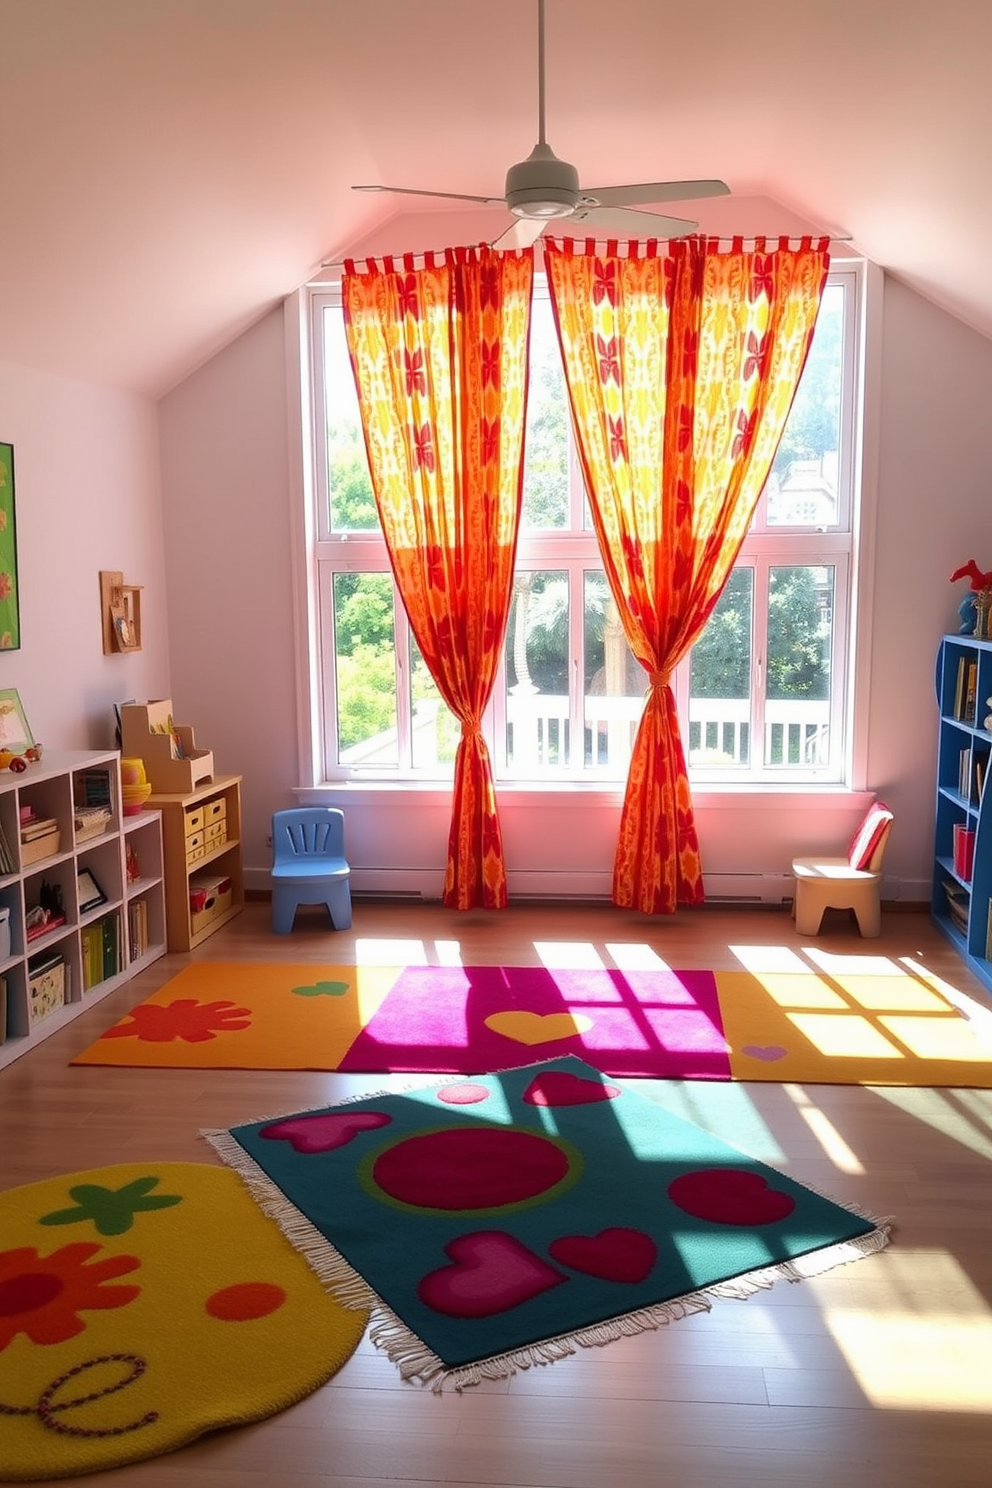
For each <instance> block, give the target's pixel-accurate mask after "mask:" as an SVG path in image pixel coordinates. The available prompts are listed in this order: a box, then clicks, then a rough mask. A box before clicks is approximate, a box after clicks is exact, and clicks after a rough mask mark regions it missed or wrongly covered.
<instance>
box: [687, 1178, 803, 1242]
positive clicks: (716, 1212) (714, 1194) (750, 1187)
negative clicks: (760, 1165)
mask: <svg viewBox="0 0 992 1488" xmlns="http://www.w3.org/2000/svg"><path fill="white" fill-rule="evenodd" d="M668 1197H669V1198H670V1199H671V1201H672V1203H673V1204H677V1205H678V1207H679V1208H680V1209H682V1210H684V1211H685V1213H686V1214H692V1215H694V1216H695V1218H696V1219H708V1220H710V1221H711V1222H712V1223H713V1224H726V1225H742V1226H745V1227H747V1228H750V1227H751V1226H752V1225H765V1224H777V1223H778V1221H779V1220H781V1219H786V1218H788V1216H789V1215H790V1214H791V1213H792V1211H793V1209H795V1207H796V1201H795V1199H794V1198H793V1197H792V1196H791V1194H787V1193H783V1191H782V1190H781V1189H780V1188H772V1187H771V1185H770V1184H769V1183H768V1180H767V1179H766V1178H765V1177H764V1175H763V1174H761V1173H745V1172H742V1171H741V1170H740V1169H739V1168H697V1169H696V1170H695V1172H692V1173H683V1174H682V1176H681V1178H676V1179H674V1180H673V1181H672V1182H671V1183H670V1184H669V1185H668Z"/></svg>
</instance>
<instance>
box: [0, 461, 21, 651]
mask: <svg viewBox="0 0 992 1488" xmlns="http://www.w3.org/2000/svg"><path fill="white" fill-rule="evenodd" d="M20 646H21V608H20V600H19V598H18V592H17V526H16V515H15V511H14V446H13V445H12V444H3V443H0V651H19V650H20Z"/></svg>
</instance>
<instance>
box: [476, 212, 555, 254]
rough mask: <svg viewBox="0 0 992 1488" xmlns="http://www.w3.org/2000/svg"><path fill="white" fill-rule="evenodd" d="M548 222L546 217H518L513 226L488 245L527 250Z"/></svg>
mask: <svg viewBox="0 0 992 1488" xmlns="http://www.w3.org/2000/svg"><path fill="white" fill-rule="evenodd" d="M550 220H551V219H550V218H548V217H518V218H517V219H516V221H515V222H514V224H513V226H512V227H508V228H507V230H506V232H505V233H503V234H502V236H501V237H498V238H497V239H496V241H495V242H494V243H491V244H490V247H492V248H508V249H509V248H529V247H530V246H531V244H532V243H536V242H537V240H538V238H539V237H540V236H541V234H542V233H543V231H544V229H545V228H546V227H548V226H549V224H550ZM558 220H559V221H561V220H562V219H561V218H559V219H558Z"/></svg>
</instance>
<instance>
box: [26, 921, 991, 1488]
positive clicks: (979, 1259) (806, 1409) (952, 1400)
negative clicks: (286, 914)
mask: <svg viewBox="0 0 992 1488" xmlns="http://www.w3.org/2000/svg"><path fill="white" fill-rule="evenodd" d="M385 942H388V943H389V945H390V952H389V956H388V958H386V959H393V958H395V959H397V960H405V959H415V958H416V959H424V958H426V959H427V960H429V961H439V960H449V961H450V960H451V959H452V957H453V956H454V955H458V954H460V956H461V959H462V960H463V961H464V962H466V963H472V962H474V963H476V964H480V963H490V964H498V963H503V964H516V965H521V964H540V963H541V961H542V960H544V961H546V962H547V963H548V964H552V965H553V964H556V963H557V964H558V965H562V964H567V963H568V962H569V960H572V959H573V958H575V957H581V956H586V957H588V956H589V955H590V954H593V953H595V954H597V955H598V956H599V957H600V958H601V960H602V961H603V962H604V963H605V964H606V965H611V964H613V956H612V955H611V950H610V948H611V947H615V946H618V945H625V946H647V947H650V948H652V949H653V950H654V951H655V952H656V953H657V954H658V955H660V956H661V957H663V958H664V960H665V961H667V962H668V964H669V965H671V966H673V967H677V968H684V967H693V966H698V967H707V966H708V967H713V968H715V969H720V968H730V967H734V966H735V965H738V964H739V963H738V960H737V956H736V953H735V949H734V948H735V947H740V946H746V945H751V946H759V945H760V946H776V945H784V946H788V947H790V948H792V949H794V950H796V949H800V948H801V947H802V945H803V944H808V943H809V942H804V941H802V940H801V939H800V938H799V937H798V936H797V934H796V931H795V928H794V925H793V922H792V921H791V920H790V918H789V916H788V913H787V911H785V910H778V909H776V910H770V909H758V908H755V909H734V910H725V909H719V908H709V907H708V908H706V909H702V910H692V911H680V912H679V913H678V914H677V915H675V916H672V917H666V918H659V919H655V918H648V917H645V916H642V915H637V914H632V913H628V912H626V911H622V910H618V909H615V908H613V907H611V906H609V905H596V906H593V907H588V906H583V907H575V906H572V907H567V906H541V907H538V906H532V905H519V906H514V907H512V908H511V909H509V910H507V911H504V912H502V913H499V914H486V913H483V912H481V911H480V912H472V913H468V914H461V915H459V914H457V913H455V912H451V911H447V910H444V909H443V908H441V907H440V906H437V905H423V904H419V903H416V904H414V903H409V902H402V903H395V904H390V903H383V902H371V901H364V902H363V901H361V900H358V901H356V904H355V914H354V926H353V929H352V931H351V932H348V933H342V934H333V933H329V932H328V930H327V928H326V922H325V921H323V920H322V919H321V918H320V917H319V914H318V912H317V911H313V913H312V915H311V913H310V912H306V918H305V919H303V918H302V916H301V918H300V919H298V923H297V928H296V929H295V931H294V933H293V935H292V937H291V938H290V939H289V940H286V939H282V938H279V939H276V938H274V937H272V936H271V935H270V934H269V930H268V906H267V904H265V903H264V902H256V903H252V904H249V906H248V907H247V909H246V911H245V913H244V914H243V915H242V916H241V917H240V918H239V919H237V920H236V921H234V922H233V923H232V924H231V925H230V926H227V927H225V928H224V929H223V930H221V931H220V932H219V933H218V934H217V935H215V936H214V937H212V938H211V939H210V940H209V941H207V942H206V943H205V944H204V945H202V946H201V947H200V948H199V949H198V950H197V951H195V952H193V957H194V958H195V959H198V960H207V961H211V960H213V961H218V960H221V961H230V960H239V959H243V960H272V959H278V958H289V959H292V960H296V961H314V962H325V963H333V962H334V961H343V962H345V963H348V962H350V961H351V959H352V956H353V953H356V952H357V954H358V955H359V956H366V957H367V956H377V958H378V959H380V960H381V959H384V955H383V952H384V943H385ZM816 944H818V945H820V946H821V947H822V948H823V949H828V950H832V951H841V952H850V953H851V954H856V955H862V956H864V955H870V956H880V955H881V956H888V957H892V958H894V959H899V958H903V957H909V958H912V960H913V961H914V962H916V963H917V964H919V965H921V966H924V967H926V968H927V969H928V970H929V971H931V972H933V973H936V974H937V975H939V976H940V977H942V978H943V979H945V980H946V981H947V982H949V983H950V984H952V985H953V986H955V987H957V988H958V989H960V990H961V991H962V992H964V993H966V994H969V995H974V996H975V997H976V998H977V1000H978V1001H980V1002H981V1003H982V1004H983V1006H985V1007H988V1006H989V1003H988V1001H987V999H986V997H985V996H984V994H982V992H981V989H980V988H979V985H978V983H976V982H974V981H973V980H972V979H971V977H970V975H969V974H968V973H967V971H966V970H965V968H964V967H963V965H962V963H961V962H960V961H959V960H958V958H957V957H956V955H955V954H954V952H953V951H952V950H951V948H950V947H949V946H948V945H947V944H946V942H945V941H943V940H942V939H941V938H940V937H939V936H938V935H937V934H936V932H935V931H934V930H933V929H932V927H931V926H930V923H929V920H928V918H927V917H926V915H925V914H923V913H912V912H903V913H898V914H897V913H887V914H885V915H884V916H883V932H882V937H881V939H880V940H876V941H868V942H866V941H862V940H860V939H859V937H858V935H857V933H856V931H855V930H854V928H853V926H852V925H851V923H850V922H849V920H848V919H847V917H846V916H843V915H838V914H836V913H835V912H830V913H829V914H828V917H827V920H826V921H825V923H824V926H823V928H822V932H821V936H820V938H819V940H818V941H817V942H816ZM628 955H629V952H628ZM188 960H189V958H188V957H186V956H171V957H165V958H163V959H162V960H161V961H159V962H157V963H156V964H155V965H154V966H153V967H151V968H149V969H148V970H147V971H146V972H144V973H143V974H142V975H141V976H139V977H138V978H136V979H135V981H133V982H132V983H130V984H129V985H128V986H127V987H125V988H122V989H121V990H119V991H118V992H116V993H114V994H113V995H112V996H111V997H109V998H107V999H105V1001H104V1002H102V1003H100V1004H98V1005H97V1006H95V1007H94V1008H93V1009H92V1010H91V1011H89V1012H87V1013H86V1014H85V1015H84V1016H82V1017H81V1018H79V1019H77V1020H76V1021H75V1022H74V1023H73V1024H71V1025H69V1026H68V1027H66V1028H64V1029H62V1030H60V1032H59V1033H57V1034H55V1035H53V1036H52V1037H51V1038H49V1039H47V1040H46V1041H45V1042H44V1043H43V1044H41V1045H39V1046H38V1047H37V1048H36V1049H34V1050H32V1051H31V1052H30V1053H28V1054H26V1055H25V1056H23V1057H22V1058H20V1059H18V1060H16V1061H15V1062H14V1063H13V1064H12V1065H11V1066H10V1067H9V1068H7V1069H6V1070H4V1071H2V1072H0V1187H2V1188H8V1187H11V1186H14V1185H16V1184H21V1183H26V1182H31V1181H33V1180H36V1179H39V1178H43V1177H47V1176H49V1175H54V1174H59V1173H65V1172H72V1171H75V1170H78V1169H81V1168H86V1167H93V1166H101V1165H104V1164H110V1163H115V1162H128V1161H135V1160H138V1159H140V1158H142V1157H146V1156H147V1157H150V1158H161V1159H172V1160H181V1161H195V1162H212V1161H216V1158H215V1156H214V1155H213V1153H212V1150H211V1149H210V1148H208V1147H207V1146H206V1144H205V1143H204V1142H203V1141H202V1139H200V1138H199V1137H198V1135H197V1133H198V1131H199V1130H200V1128H203V1127H217V1126H227V1125H230V1124H232V1123H234V1122H237V1121H243V1120H250V1119H253V1118H255V1117H257V1116H260V1115H263V1114H267V1113H271V1112H276V1111H280V1110H285V1111H290V1110H295V1109H300V1108H302V1107H308V1106H315V1105H320V1104H323V1103H325V1102H327V1101H330V1100H335V1099H338V1098H340V1097H341V1096H344V1095H348V1094H354V1093H359V1092H364V1091H366V1090H369V1091H371V1090H377V1089H382V1088H384V1086H386V1085H388V1084H389V1083H390V1079H389V1077H386V1078H384V1077H383V1076H381V1075H376V1076H363V1077H356V1076H351V1077H347V1076H335V1075H332V1074H307V1073H303V1074H300V1073H286V1074H282V1073H268V1072H266V1073H261V1074H260V1073H258V1072H238V1071H218V1072H215V1073H207V1072H203V1071H193V1070H189V1071H183V1070H128V1069H104V1068H96V1067H79V1068H69V1066H68V1060H69V1059H70V1058H71V1057H72V1055H73V1054H75V1053H76V1052H77V1051H79V1050H81V1049H82V1048H84V1047H85V1046H86V1045H88V1044H89V1043H90V1042H92V1040H93V1039H94V1038H95V1037H97V1036H98V1034H99V1033H100V1032H101V1031H102V1030H103V1029H104V1028H105V1027H107V1026H109V1025H110V1024H111V1023H112V1022H114V1021H116V1020H117V1019H118V1018H119V1017H120V1016H121V1015H122V1014H123V1013H125V1012H126V1011H127V1009H128V1008H129V1007H131V1006H132V1005H133V1004H134V1003H136V1002H139V1001H141V1000H142V998H143V997H145V996H147V995H148V994H149V993H150V992H152V991H153V990H154V989H155V988H157V987H158V986H159V985H161V984H162V983H163V982H164V981H166V980H167V979H168V978H169V977H170V976H172V975H173V974H174V973H175V972H177V971H178V970H180V969H181V968H182V966H184V965H185V964H187V962H188ZM394 1080H395V1083H396V1084H397V1085H400V1084H403V1083H407V1084H408V1083H409V1080H410V1077H409V1076H406V1077H403V1076H397V1077H394ZM644 1083H645V1085H646V1086H648V1088H649V1089H650V1092H651V1094H652V1096H653V1097H654V1098H656V1099H660V1100H661V1101H662V1102H663V1103H664V1104H665V1105H667V1106H669V1107H670V1109H672V1110H674V1111H676V1112H678V1113H679V1114H681V1115H683V1116H685V1117H687V1118H689V1119H691V1120H693V1121H696V1122H697V1123H699V1124H700V1125H702V1126H704V1127H707V1128H709V1129H711V1130H712V1131H714V1132H715V1133H717V1134H718V1135H719V1136H722V1137H723V1138H725V1139H726V1140H729V1141H731V1142H733V1143H735V1144H736V1145H738V1146H740V1147H742V1148H744V1149H745V1150H747V1151H749V1152H751V1153H752V1154H753V1155H754V1156H756V1157H759V1158H761V1159H762V1160H764V1161H766V1162H769V1163H771V1164H773V1165H774V1166H776V1167H779V1168H781V1169H782V1170H784V1171H785V1172H787V1173H789V1174H791V1175H792V1176H793V1177H795V1178H798V1179H800V1180H802V1181H804V1182H807V1183H809V1184H811V1185H812V1186H813V1187H815V1188H818V1189H820V1190H821V1191H823V1192H825V1193H827V1194H829V1195H831V1196H833V1197H834V1198H837V1199H839V1200H841V1201H848V1202H850V1201H853V1202H855V1203H857V1204H859V1205H860V1206H862V1207H863V1208H864V1209H867V1210H869V1211H871V1212H872V1213H873V1214H875V1215H879V1216H892V1219H893V1224H894V1228H893V1235H892V1243H891V1244H890V1246H889V1248H888V1249H887V1250H886V1251H884V1252H883V1253H882V1254H880V1255H877V1256H872V1257H869V1258H867V1259H865V1260H862V1261H859V1262H858V1263H857V1264H855V1265H852V1266H847V1267H842V1268H840V1269H839V1270H836V1271H834V1272H831V1273H830V1274H828V1275H826V1276H823V1277H821V1278H819V1279H817V1280H811V1281H805V1282H802V1283H800V1284H797V1285H794V1286H792V1285H789V1284H786V1283H780V1284H779V1285H778V1286H776V1287H775V1288H773V1289H772V1290H771V1291H769V1292H766V1293H761V1294H759V1295H758V1296H756V1297H753V1298H752V1299H751V1300H750V1301H748V1302H734V1301H721V1302H717V1303H716V1304H715V1305H714V1307H713V1310H712V1311H711V1312H709V1313H706V1314H700V1315H699V1316H696V1317H693V1318H689V1319H686V1320H685V1321H683V1322H679V1323H675V1324H672V1325H670V1326H669V1327H666V1328H662V1329H659V1330H658V1331H657V1332H651V1333H644V1334H641V1335H639V1336H637V1337H635V1338H631V1339H628V1340H624V1341H622V1342H619V1343H614V1344H611V1345H609V1346H608V1347H605V1348H597V1349H585V1350H581V1351H580V1352H579V1353H578V1354H576V1355H575V1356H574V1357H573V1358H570V1359H566V1360H563V1361H561V1362H559V1363H556V1364H554V1365H551V1366H547V1367H542V1368H535V1369H531V1370H528V1371H526V1372H523V1373H520V1374H517V1375H515V1376H514V1377H513V1378H512V1379H511V1380H509V1381H503V1382H500V1383H496V1384H490V1385H485V1386H482V1387H477V1388H473V1389H470V1390H466V1391H465V1392H463V1393H462V1394H461V1395H458V1394H454V1393H451V1394H447V1393H446V1394H443V1395H440V1396H438V1395H434V1394H432V1393H431V1392H430V1391H429V1390H425V1389H422V1388H420V1387H417V1386H412V1385H404V1384H403V1383H402V1382H401V1381H400V1379H399V1376H398V1373H397V1371H396V1369H395V1368H394V1366H393V1365H391V1364H390V1363H389V1361H388V1360H387V1359H385V1358H384V1357H383V1356H381V1355H380V1354H378V1353H377V1352H376V1351H375V1349H374V1348H372V1347H371V1346H370V1345H369V1344H368V1342H367V1341H366V1342H363V1343H362V1345H360V1347H359V1349H358V1351H357V1353H356V1354H355V1355H354V1356H353V1358H352V1359H351V1360H350V1361H349V1362H348V1363H347V1364H346V1365H345V1366H344V1367H343V1368H342V1369H341V1370H340V1372H339V1373H338V1374H337V1375H336V1376H335V1377H334V1379H333V1380H331V1381H330V1382H329V1383H328V1384H327V1385H326V1386H324V1387H323V1388H322V1389H320V1390H318V1391H317V1392H316V1393H314V1394H313V1395H311V1396H310V1397H309V1398H308V1399H306V1400H305V1401H303V1402H302V1403H300V1404H299V1405H297V1406H295V1407H293V1408H292V1409H290V1410H287V1411H285V1412H283V1413H282V1414H280V1415H277V1416H275V1417H273V1418H272V1419H271V1420H269V1421H265V1422H262V1423H260V1424H258V1425H255V1426H252V1427H248V1428H245V1429H242V1430H237V1431H231V1432H227V1433H218V1434H216V1435H214V1436H211V1437H209V1438H204V1439H202V1440H201V1441H199V1442H197V1443H195V1444H194V1445H192V1446H190V1447H188V1448H185V1449H184V1450H182V1451H180V1452H175V1453H173V1454H171V1455H169V1456H166V1457H159V1458H155V1459H152V1460H149V1461H148V1462H144V1463H141V1464H139V1465H137V1466H135V1467H131V1468H122V1469H120V1470H118V1471H116V1472H113V1473H100V1474H95V1475H93V1476H91V1477H88V1478H87V1479H86V1480H85V1481H86V1482H87V1483H88V1484H92V1485H93V1488H97V1485H103V1484H106V1485H111V1484H113V1485H114V1488H135V1485H140V1488H332V1485H333V1488H371V1485H377V1484H389V1485H391V1488H422V1485H427V1484H444V1485H447V1488H468V1485H472V1488H480V1485H482V1488H486V1485H493V1488H495V1485H502V1488H509V1485H513V1488H659V1485H664V1488H728V1485H733V1488H840V1485H847V1484H851V1485H852V1488H853V1485H861V1484H863V1485H865V1488H868V1485H871V1488H896V1485H898V1488H965V1485H969V1488H970V1485H975V1488H978V1485H982V1488H988V1485H989V1484H990V1483H992V1182H990V1174H992V1092H990V1091H969V1090H899V1089H887V1090H883V1089H861V1088H857V1087H844V1086H782V1085H773V1084H751V1085H744V1084H738V1085H715V1084H708V1083H705V1082H695V1083H679V1082H665V1083H663V1082H644ZM0 1429H2V1426H0Z"/></svg>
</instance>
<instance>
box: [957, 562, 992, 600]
mask: <svg viewBox="0 0 992 1488" xmlns="http://www.w3.org/2000/svg"><path fill="white" fill-rule="evenodd" d="M957 579H970V580H971V587H972V589H973V590H974V592H975V593H976V594H977V593H978V591H979V589H988V588H989V587H990V586H992V569H990V570H989V572H988V573H982V571H981V569H980V568H979V567H978V564H977V563H976V562H975V560H974V558H969V559H968V562H967V563H963V564H962V565H961V567H960V568H956V569H955V570H954V572H953V573H952V574H951V583H952V584H953V583H954V582H955V580H957Z"/></svg>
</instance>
